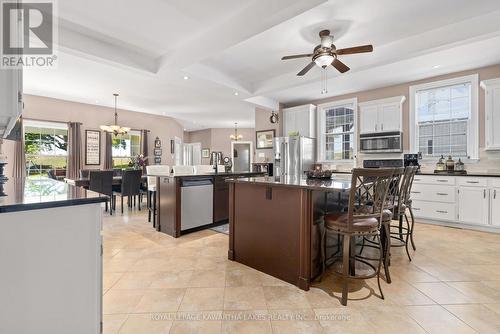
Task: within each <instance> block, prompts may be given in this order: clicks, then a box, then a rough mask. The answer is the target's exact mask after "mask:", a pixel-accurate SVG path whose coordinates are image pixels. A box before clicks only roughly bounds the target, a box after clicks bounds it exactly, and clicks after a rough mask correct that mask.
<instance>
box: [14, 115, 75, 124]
mask: <svg viewBox="0 0 500 334" xmlns="http://www.w3.org/2000/svg"><path fill="white" fill-rule="evenodd" d="M23 121H36V122H50V123H60V124H68V123H78V124H80V125H83V123H81V122H62V121H53V120H50V119H38V118H25V117H23Z"/></svg>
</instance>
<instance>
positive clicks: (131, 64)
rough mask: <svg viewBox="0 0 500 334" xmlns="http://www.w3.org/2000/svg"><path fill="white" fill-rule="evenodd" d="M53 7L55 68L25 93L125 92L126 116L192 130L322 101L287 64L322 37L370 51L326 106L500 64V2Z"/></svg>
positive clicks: (296, 66) (67, 0)
mask: <svg viewBox="0 0 500 334" xmlns="http://www.w3.org/2000/svg"><path fill="white" fill-rule="evenodd" d="M57 3H58V13H59V14H58V16H59V46H58V50H59V58H58V60H59V61H58V67H57V68H56V69H50V70H48V69H47V70H40V69H39V70H33V69H30V70H27V71H25V91H26V93H29V94H37V95H43V96H49V97H56V98H61V99H67V100H72V101H78V102H85V103H91V104H99V105H107V106H111V105H112V103H113V99H112V93H114V92H119V93H120V100H119V105H120V107H121V108H124V109H130V110H135V111H138V112H147V113H155V114H160V115H168V116H172V117H175V118H177V119H179V121H180V122H181V123H182V124H184V126H185V127H186V128H187V129H189V130H192V129H199V128H207V127H231V126H232V124H233V123H234V122H235V121H236V122H238V123H239V125H240V126H242V127H251V126H253V122H254V115H253V112H254V105H253V104H252V103H250V102H254V103H259V104H266V105H268V106H272V105H275V104H276V103H277V102H281V103H285V104H298V103H303V102H307V101H309V100H312V99H318V98H324V97H325V95H321V94H320V70H319V68H314V69H313V70H311V71H310V72H309V73H308V75H306V76H304V77H297V76H296V75H295V74H296V73H297V72H298V71H299V70H300V69H302V68H303V67H304V66H305V65H306V64H307V62H308V60H307V59H297V60H289V61H286V62H285V61H281V60H280V58H281V57H282V56H284V55H289V54H296V53H309V52H310V51H312V48H313V47H314V46H315V45H317V44H318V37H317V33H318V32H319V31H320V30H321V29H330V30H331V32H332V34H333V35H334V37H335V40H334V43H335V44H336V45H337V47H339V48H342V47H350V46H353V45H358V44H373V46H374V52H373V53H371V54H359V55H346V56H343V58H342V60H343V61H344V62H345V63H346V64H348V65H349V66H350V67H351V71H349V72H347V73H345V74H339V73H338V72H335V71H333V70H329V93H328V96H335V95H340V94H345V93H350V92H355V91H359V90H365V89H371V88H376V87H382V86H387V85H392V84H397V83H401V82H405V81H410V80H417V79H421V78H424V77H429V76H434V75H440V74H444V73H450V72H454V71H459V70H465V69H470V68H475V67H481V66H487V65H492V64H496V63H500V2H499V1H498V0H476V1H470V0H432V1H431V0H419V1H401V0H378V1H372V0H357V1H352V0H350V1H349V0H331V1H324V0H236V1H235V0H211V1H202V0H199V1H194V0H193V1H185V0H147V1H132V0H121V1H118V0H107V1H97V0H87V1H80V0H64V1H58V2H57ZM186 76H187V77H189V79H188V80H185V79H184V77H186ZM235 93H237V94H238V95H235ZM248 101H250V102H248ZM257 101H258V102H257ZM262 101H265V103H263V102H262Z"/></svg>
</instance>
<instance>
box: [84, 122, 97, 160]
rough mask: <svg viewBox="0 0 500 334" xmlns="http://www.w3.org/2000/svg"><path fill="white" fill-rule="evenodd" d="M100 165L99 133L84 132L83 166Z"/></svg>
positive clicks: (92, 131)
mask: <svg viewBox="0 0 500 334" xmlns="http://www.w3.org/2000/svg"><path fill="white" fill-rule="evenodd" d="M100 164H101V131H98V130H85V165H90V166H98V165H100Z"/></svg>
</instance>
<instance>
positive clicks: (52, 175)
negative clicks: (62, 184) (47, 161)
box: [47, 169, 57, 180]
mask: <svg viewBox="0 0 500 334" xmlns="http://www.w3.org/2000/svg"><path fill="white" fill-rule="evenodd" d="M47 176H48V177H49V179H53V180H57V177H56V172H55V170H53V169H49V170H48V171H47Z"/></svg>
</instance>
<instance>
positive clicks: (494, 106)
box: [481, 78, 500, 150]
mask: <svg viewBox="0 0 500 334" xmlns="http://www.w3.org/2000/svg"><path fill="white" fill-rule="evenodd" d="M481 87H482V88H483V89H484V91H485V98H486V101H485V105H484V107H485V114H486V117H485V119H486V124H485V129H486V131H485V149H487V150H500V78H497V79H491V80H484V81H481Z"/></svg>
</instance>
